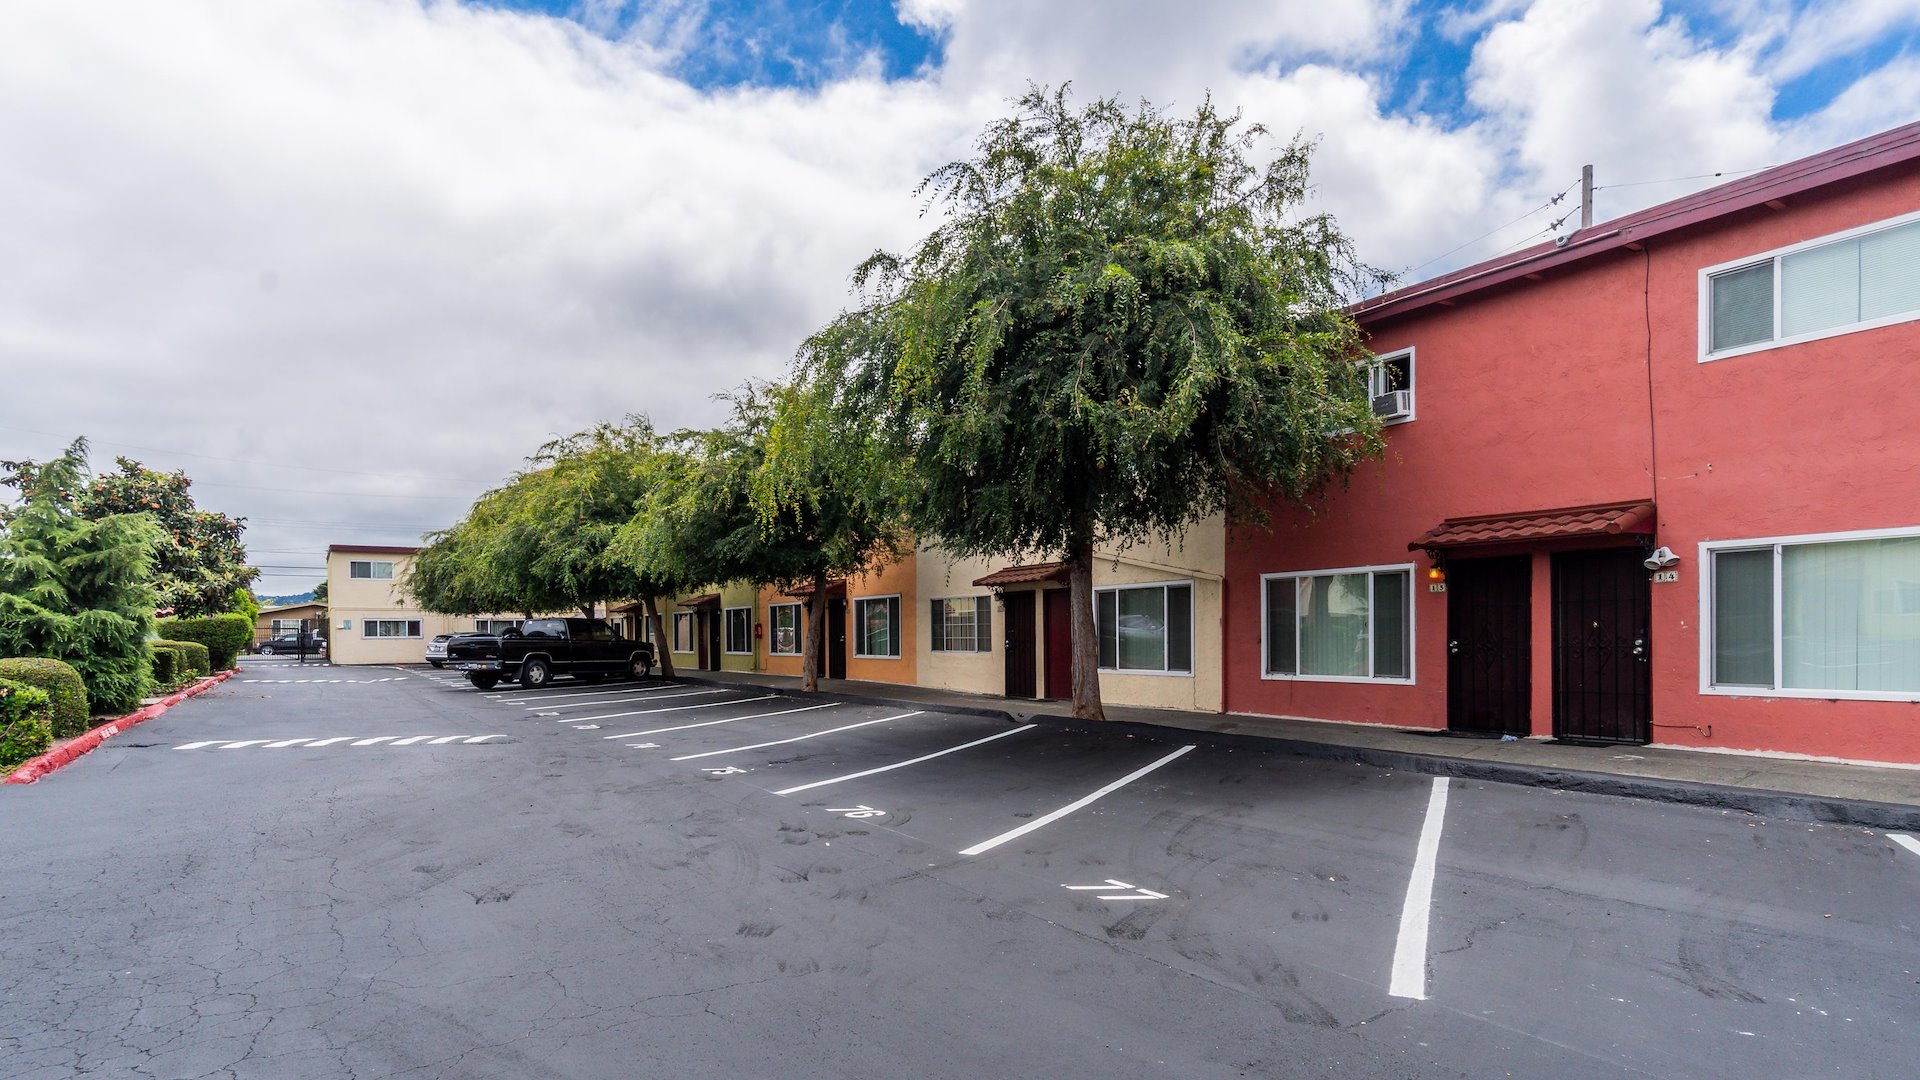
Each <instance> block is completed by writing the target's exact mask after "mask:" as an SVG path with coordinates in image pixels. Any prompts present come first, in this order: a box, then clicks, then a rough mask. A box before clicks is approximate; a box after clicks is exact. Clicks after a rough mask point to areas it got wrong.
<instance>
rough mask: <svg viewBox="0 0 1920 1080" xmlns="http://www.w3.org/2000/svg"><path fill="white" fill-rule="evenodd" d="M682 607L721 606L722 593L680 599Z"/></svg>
mask: <svg viewBox="0 0 1920 1080" xmlns="http://www.w3.org/2000/svg"><path fill="white" fill-rule="evenodd" d="M680 606H681V607H719V606H720V594H719V593H717V592H716V593H708V594H706V595H705V596H691V597H688V598H687V599H685V600H682V601H680Z"/></svg>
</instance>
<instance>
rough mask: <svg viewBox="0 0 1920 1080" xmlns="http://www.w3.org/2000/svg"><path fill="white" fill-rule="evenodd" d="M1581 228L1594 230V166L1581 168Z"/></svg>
mask: <svg viewBox="0 0 1920 1080" xmlns="http://www.w3.org/2000/svg"><path fill="white" fill-rule="evenodd" d="M1580 227H1581V228H1583V229H1591V228H1593V166H1591V165H1584V166H1581V168H1580Z"/></svg>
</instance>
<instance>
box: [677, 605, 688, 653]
mask: <svg viewBox="0 0 1920 1080" xmlns="http://www.w3.org/2000/svg"><path fill="white" fill-rule="evenodd" d="M673 651H674V652H683V653H690V652H692V651H693V612H691V611H676V612H674V613H673Z"/></svg>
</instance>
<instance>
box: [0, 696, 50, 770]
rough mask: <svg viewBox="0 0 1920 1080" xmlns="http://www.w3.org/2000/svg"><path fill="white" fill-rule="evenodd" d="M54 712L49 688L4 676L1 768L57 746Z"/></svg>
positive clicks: (0, 710) (0, 712) (0, 706)
mask: <svg viewBox="0 0 1920 1080" xmlns="http://www.w3.org/2000/svg"><path fill="white" fill-rule="evenodd" d="M52 715H53V708H52V699H50V698H49V697H48V696H47V692H46V691H45V690H42V689H40V688H39V687H37V686H28V685H27V684H26V683H23V682H15V681H13V680H12V679H0V769H12V768H14V767H15V766H17V765H19V764H20V763H21V762H23V761H26V760H27V759H29V758H35V757H39V756H40V755H41V754H44V753H46V752H47V749H48V748H49V747H51V746H52V745H53V724H52V720H51V718H52Z"/></svg>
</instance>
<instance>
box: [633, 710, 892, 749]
mask: <svg viewBox="0 0 1920 1080" xmlns="http://www.w3.org/2000/svg"><path fill="white" fill-rule="evenodd" d="M919 715H920V712H919V710H915V711H914V712H903V713H901V714H900V715H899V716H883V717H881V718H880V719H878V720H862V721H861V722H859V723H857V724H848V725H846V726H845V727H837V728H828V729H826V730H825V731H815V732H811V733H809V734H806V735H795V736H794V737H793V738H791V739H775V740H774V741H773V742H763V743H754V744H753V745H752V746H736V747H734V748H732V749H731V750H708V751H706V752H705V753H700V754H682V755H680V756H679V757H677V758H669V759H667V760H669V761H692V760H694V759H695V758H708V757H719V756H720V755H721V754H744V753H746V752H747V751H748V750H765V749H766V748H767V747H769V746H785V745H787V744H788V743H797V742H805V741H807V740H808V739H817V738H819V737H820V736H822V735H834V734H837V733H839V732H842V731H852V730H853V729H854V728H863V727H872V726H873V725H875V724H884V723H887V722H888V721H890V720H905V719H906V718H907V717H909V716H919Z"/></svg>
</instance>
